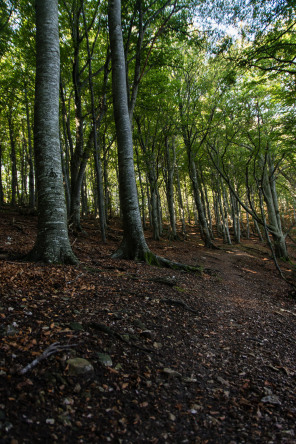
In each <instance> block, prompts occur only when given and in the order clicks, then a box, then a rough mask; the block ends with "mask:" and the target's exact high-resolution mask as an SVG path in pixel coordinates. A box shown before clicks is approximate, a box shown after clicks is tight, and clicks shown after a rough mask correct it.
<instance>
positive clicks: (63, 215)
mask: <svg viewBox="0 0 296 444" xmlns="http://www.w3.org/2000/svg"><path fill="white" fill-rule="evenodd" d="M35 3H36V54H37V55H36V80H35V119H34V148H35V162H36V178H37V193H38V232H37V240H36V243H35V245H34V247H33V250H32V251H31V253H29V257H30V258H31V259H32V260H36V261H38V260H41V261H44V262H46V263H70V264H76V263H77V259H76V257H75V256H74V254H73V252H72V249H71V246H70V242H69V238H68V231H67V211H66V202H65V194H64V187H63V174H62V166H61V155H60V137H59V69H60V51H59V29H58V0H52V1H50V2H49V1H47V0H36V2H35Z"/></svg>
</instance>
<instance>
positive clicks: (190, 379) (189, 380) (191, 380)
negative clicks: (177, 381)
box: [183, 377, 197, 382]
mask: <svg viewBox="0 0 296 444" xmlns="http://www.w3.org/2000/svg"><path fill="white" fill-rule="evenodd" d="M183 381H184V382H197V379H195V378H188V377H187V378H183Z"/></svg>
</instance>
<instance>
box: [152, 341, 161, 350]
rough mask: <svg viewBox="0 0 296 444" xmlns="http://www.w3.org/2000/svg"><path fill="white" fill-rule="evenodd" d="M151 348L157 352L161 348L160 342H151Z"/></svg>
mask: <svg viewBox="0 0 296 444" xmlns="http://www.w3.org/2000/svg"><path fill="white" fill-rule="evenodd" d="M153 347H154V348H156V349H157V350H159V349H160V348H162V344H161V343H160V342H153Z"/></svg>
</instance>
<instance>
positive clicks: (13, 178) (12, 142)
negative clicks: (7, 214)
mask: <svg viewBox="0 0 296 444" xmlns="http://www.w3.org/2000/svg"><path fill="white" fill-rule="evenodd" d="M8 129H9V137H10V150H11V151H10V159H11V205H12V206H15V204H16V195H17V168H16V152H15V135H14V128H13V122H12V114H11V110H9V114H8Z"/></svg>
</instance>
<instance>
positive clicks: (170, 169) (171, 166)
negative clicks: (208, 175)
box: [165, 137, 177, 239]
mask: <svg viewBox="0 0 296 444" xmlns="http://www.w3.org/2000/svg"><path fill="white" fill-rule="evenodd" d="M165 148H166V164H167V183H166V192H167V193H166V194H167V202H168V210H169V215H170V226H171V237H172V239H176V238H177V230H176V217H175V205H174V170H175V161H176V153H175V147H174V141H173V142H172V153H173V156H172V157H173V158H172V159H171V153H170V147H169V142H168V138H167V137H166V138H165Z"/></svg>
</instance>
